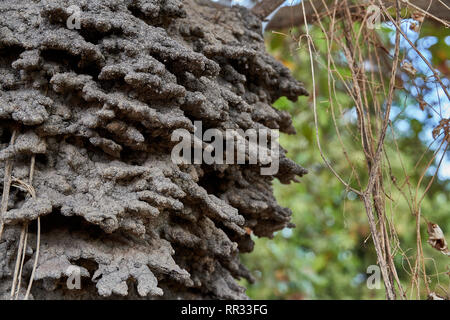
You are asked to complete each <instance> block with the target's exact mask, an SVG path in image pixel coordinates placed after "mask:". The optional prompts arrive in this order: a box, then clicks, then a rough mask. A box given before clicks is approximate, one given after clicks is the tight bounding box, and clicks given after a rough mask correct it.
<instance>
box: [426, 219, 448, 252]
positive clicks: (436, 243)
mask: <svg viewBox="0 0 450 320" xmlns="http://www.w3.org/2000/svg"><path fill="white" fill-rule="evenodd" d="M427 231H428V241H427V242H428V243H429V244H430V245H431V246H432V247H433V248H435V249H436V250H438V251H440V252H442V253H443V254H445V255H447V256H450V251H449V250H448V247H447V241H445V237H444V232H442V229H441V228H440V227H439V226H438V225H437V224H436V223H432V222H427Z"/></svg>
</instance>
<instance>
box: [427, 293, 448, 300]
mask: <svg viewBox="0 0 450 320" xmlns="http://www.w3.org/2000/svg"><path fill="white" fill-rule="evenodd" d="M428 300H445V299H444V298H443V297H441V296H440V295H438V294H437V293H435V292H430V294H429V295H428Z"/></svg>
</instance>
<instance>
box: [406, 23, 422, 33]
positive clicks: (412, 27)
mask: <svg viewBox="0 0 450 320" xmlns="http://www.w3.org/2000/svg"><path fill="white" fill-rule="evenodd" d="M409 29H410V30H412V31H414V32H419V30H420V25H419V24H418V23H414V22H413V23H411V25H410V26H409Z"/></svg>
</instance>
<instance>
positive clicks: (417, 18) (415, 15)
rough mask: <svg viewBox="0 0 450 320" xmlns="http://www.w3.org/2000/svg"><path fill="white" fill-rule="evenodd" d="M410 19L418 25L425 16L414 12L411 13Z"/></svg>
mask: <svg viewBox="0 0 450 320" xmlns="http://www.w3.org/2000/svg"><path fill="white" fill-rule="evenodd" d="M411 18H412V19H413V20H416V21H417V22H419V23H422V22H423V20H424V19H425V14H424V13H422V12H419V11H415V12H413V13H411Z"/></svg>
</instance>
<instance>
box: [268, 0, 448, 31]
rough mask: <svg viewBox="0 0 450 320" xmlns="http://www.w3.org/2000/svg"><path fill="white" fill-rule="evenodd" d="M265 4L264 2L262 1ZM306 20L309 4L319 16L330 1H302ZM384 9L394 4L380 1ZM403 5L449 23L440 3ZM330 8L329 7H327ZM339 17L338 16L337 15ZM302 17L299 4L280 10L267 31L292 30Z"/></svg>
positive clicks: (310, 15) (415, 0) (418, 0)
mask: <svg viewBox="0 0 450 320" xmlns="http://www.w3.org/2000/svg"><path fill="white" fill-rule="evenodd" d="M263 2H266V1H263ZM304 2H305V3H304V5H305V14H306V20H307V21H308V22H309V21H311V20H313V19H314V17H315V14H314V10H313V9H312V6H311V2H314V7H315V8H316V9H317V11H318V14H319V15H325V14H327V10H326V8H325V6H324V5H323V3H324V2H325V3H327V4H331V1H326V0H324V1H322V0H304ZM381 2H382V3H383V4H384V5H385V6H386V7H389V6H391V5H393V4H394V1H392V0H383V1H381ZM402 4H403V5H406V6H409V7H410V8H411V9H413V10H419V11H421V12H422V13H424V12H426V15H428V16H429V17H430V18H432V19H435V20H437V21H439V22H441V23H442V21H444V22H445V21H446V23H447V22H448V21H450V10H449V9H448V6H447V5H446V4H445V3H444V2H442V1H432V2H431V3H430V0H409V1H402ZM329 7H330V6H329ZM338 16H339V14H338ZM303 21H304V17H303V15H302V8H301V6H300V4H298V5H295V6H290V7H283V8H281V9H280V10H279V11H278V12H277V14H276V15H275V17H273V19H272V20H271V21H270V23H269V24H268V25H267V30H276V29H285V28H292V27H295V26H300V25H303Z"/></svg>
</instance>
